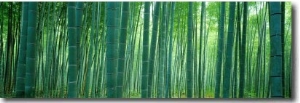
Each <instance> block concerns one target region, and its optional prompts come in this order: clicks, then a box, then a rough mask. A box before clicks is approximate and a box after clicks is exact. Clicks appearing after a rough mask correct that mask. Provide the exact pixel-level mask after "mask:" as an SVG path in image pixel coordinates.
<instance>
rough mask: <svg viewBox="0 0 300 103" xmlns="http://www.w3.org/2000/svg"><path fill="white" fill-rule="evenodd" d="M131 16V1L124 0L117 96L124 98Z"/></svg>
mask: <svg viewBox="0 0 300 103" xmlns="http://www.w3.org/2000/svg"><path fill="white" fill-rule="evenodd" d="M128 17H129V2H123V6H122V21H121V34H120V39H119V60H118V79H117V92H118V93H117V98H122V96H123V95H122V94H123V77H124V76H123V75H124V70H125V49H126V38H127V25H128Z"/></svg>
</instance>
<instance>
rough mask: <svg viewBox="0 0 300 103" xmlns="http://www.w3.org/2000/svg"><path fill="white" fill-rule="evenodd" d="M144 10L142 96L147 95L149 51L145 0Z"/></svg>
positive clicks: (148, 14) (147, 4) (148, 13)
mask: <svg viewBox="0 0 300 103" xmlns="http://www.w3.org/2000/svg"><path fill="white" fill-rule="evenodd" d="M144 6H145V11H144V30H143V31H144V35H143V53H142V54H143V65H142V67H143V68H142V81H141V82H142V93H141V94H142V95H141V97H142V98H147V97H148V95H147V94H148V87H147V86H148V84H147V83H148V67H149V59H148V51H149V24H150V23H149V21H150V2H145V3H144Z"/></svg>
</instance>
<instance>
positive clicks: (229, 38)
mask: <svg viewBox="0 0 300 103" xmlns="http://www.w3.org/2000/svg"><path fill="white" fill-rule="evenodd" d="M229 10H230V11H229V18H228V21H230V22H229V24H228V34H227V47H226V58H225V67H224V76H223V98H229V93H230V85H231V84H232V83H230V75H231V68H232V66H231V65H232V59H231V58H232V49H233V41H234V40H233V38H234V35H233V33H234V20H235V19H234V17H235V2H230V5H229Z"/></svg>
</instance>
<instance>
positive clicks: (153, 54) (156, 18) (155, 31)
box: [148, 2, 160, 97]
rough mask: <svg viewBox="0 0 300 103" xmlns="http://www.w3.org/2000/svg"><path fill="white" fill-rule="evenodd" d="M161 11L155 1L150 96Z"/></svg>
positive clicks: (149, 83)
mask: <svg viewBox="0 0 300 103" xmlns="http://www.w3.org/2000/svg"><path fill="white" fill-rule="evenodd" d="M159 11H160V2H156V3H155V9H154V17H153V27H152V37H151V47H150V50H151V51H150V64H149V74H148V75H149V80H148V97H152V96H151V93H152V83H153V71H154V59H155V54H156V53H155V51H156V44H157V28H158V16H159Z"/></svg>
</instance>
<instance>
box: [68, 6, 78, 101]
mask: <svg viewBox="0 0 300 103" xmlns="http://www.w3.org/2000/svg"><path fill="white" fill-rule="evenodd" d="M75 10H76V2H69V3H68V39H69V46H68V47H69V55H68V57H69V70H68V98H77V89H78V88H77V75H78V73H77V71H78V70H77V69H78V65H77V44H76V43H77V36H76V35H77V34H76V30H77V29H76V21H75V18H74V17H75V15H76V14H75Z"/></svg>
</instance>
